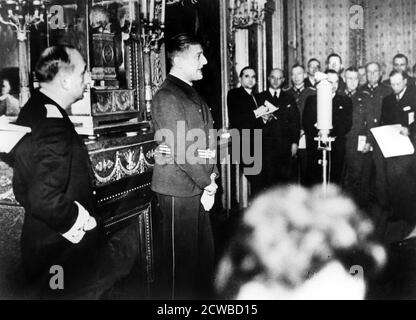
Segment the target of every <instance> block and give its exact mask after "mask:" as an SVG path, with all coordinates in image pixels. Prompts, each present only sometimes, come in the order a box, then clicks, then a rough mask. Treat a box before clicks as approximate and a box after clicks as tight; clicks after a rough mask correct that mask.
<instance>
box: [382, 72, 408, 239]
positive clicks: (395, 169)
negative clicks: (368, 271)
mask: <svg viewBox="0 0 416 320" xmlns="http://www.w3.org/2000/svg"><path fill="white" fill-rule="evenodd" d="M407 82H408V80H407V78H406V74H405V73H404V72H402V71H396V70H394V71H392V73H391V74H390V83H391V87H392V89H393V91H394V93H393V94H391V95H389V96H387V97H386V98H384V100H383V104H382V110H381V119H380V125H381V126H385V125H401V129H400V133H401V134H402V135H404V136H408V137H409V138H410V141H411V142H412V143H413V146H414V145H415V142H416V124H415V112H416V89H415V88H414V86H411V87H409V86H407ZM379 145H380V143H379ZM380 146H381V145H380ZM392 147H394V146H392ZM382 151H383V150H382ZM388 151H389V150H384V151H383V154H386V153H387V152H388ZM406 153H407V155H400V156H395V157H388V158H385V159H384V173H385V179H386V181H385V184H386V185H385V187H386V192H387V198H388V204H387V205H388V206H389V207H390V209H391V213H392V215H391V217H390V219H389V220H390V221H389V222H393V221H395V222H398V223H400V224H401V226H402V228H400V231H397V230H395V231H394V232H390V231H391V230H392V229H391V228H390V227H391V224H390V225H389V226H388V229H387V234H386V237H387V240H388V241H398V240H402V239H404V238H405V237H406V236H407V235H408V233H409V232H410V231H411V229H412V228H413V227H414V226H415V225H416V214H415V212H416V200H415V199H416V158H415V155H414V154H410V155H409V154H408V152H406Z"/></svg>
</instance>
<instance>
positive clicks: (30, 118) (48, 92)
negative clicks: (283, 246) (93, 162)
mask: <svg viewBox="0 0 416 320" xmlns="http://www.w3.org/2000/svg"><path fill="white" fill-rule="evenodd" d="M85 71H86V64H85V62H84V59H83V58H82V56H81V54H80V53H79V52H78V51H77V50H75V49H71V48H67V47H51V48H48V49H46V50H45V51H44V52H43V53H42V55H41V57H40V60H39V62H38V64H37V66H36V75H37V78H38V80H39V82H40V90H36V91H34V93H33V95H32V97H31V98H30V99H29V101H28V102H27V104H26V105H25V106H24V107H23V109H22V110H21V112H20V115H19V117H18V119H17V124H18V125H22V126H27V127H30V128H31V133H30V134H28V135H26V136H25V137H24V138H23V139H22V141H21V142H20V143H19V144H18V145H17V146H16V147H15V148H14V150H12V151H13V158H14V163H13V169H14V176H13V190H14V193H15V196H16V199H17V201H18V202H19V203H20V204H21V205H22V206H23V207H24V209H25V218H24V223H23V229H22V236H21V253H22V262H23V267H24V269H25V271H26V274H27V277H28V280H29V281H31V283H33V286H34V287H36V288H35V289H36V290H35V291H36V292H38V291H40V292H39V294H40V297H48V298H66V299H69V298H72V299H82V298H99V297H100V294H102V293H103V291H105V290H108V289H109V288H108V287H107V288H106V286H107V285H110V286H111V285H112V283H111V281H112V280H111V279H110V278H111V277H112V276H111V275H110V277H109V278H105V277H106V276H105V275H104V274H105V273H106V272H105V271H104V269H103V268H104V267H105V268H107V267H108V266H105V264H108V263H110V262H109V260H108V257H109V255H108V254H109V252H110V250H108V249H110V248H109V247H108V246H107V245H104V241H103V240H104V237H103V236H102V235H103V231H102V228H101V224H100V221H99V220H98V219H97V216H96V215H95V201H94V195H93V186H92V182H93V176H92V169H91V166H90V162H89V156H88V152H87V149H86V147H85V145H84V143H83V141H82V140H81V139H80V137H79V136H78V135H77V133H76V131H75V129H74V126H73V124H72V123H71V121H70V120H69V118H68V115H67V113H66V112H65V109H68V108H70V106H71V105H72V104H73V103H74V102H75V101H77V100H80V99H82V97H83V94H84V89H85V85H86V83H85V82H84V75H85ZM97 221H98V224H97ZM53 266H59V267H62V270H63V272H64V276H65V277H64V290H52V288H51V287H50V284H49V280H50V278H51V277H52V275H51V274H50V273H49V272H50V269H51V267H53ZM108 270H110V269H108ZM106 279H107V280H108V281H110V282H107V280H106Z"/></svg>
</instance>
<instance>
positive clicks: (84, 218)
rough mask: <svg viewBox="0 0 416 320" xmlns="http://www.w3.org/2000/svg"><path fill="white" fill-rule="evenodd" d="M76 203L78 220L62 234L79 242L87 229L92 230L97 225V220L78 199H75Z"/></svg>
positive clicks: (70, 239) (74, 241) (75, 242)
mask: <svg viewBox="0 0 416 320" xmlns="http://www.w3.org/2000/svg"><path fill="white" fill-rule="evenodd" d="M75 204H76V205H77V206H78V217H77V220H76V221H75V223H74V225H73V226H72V227H71V229H69V230H68V231H67V232H65V233H64V234H62V236H63V237H64V238H65V239H67V240H68V241H70V242H72V243H74V244H77V243H79V242H80V241H81V240H82V238H83V237H84V235H85V232H86V231H89V230H92V229H94V228H95V227H96V226H97V222H96V221H95V219H94V217H91V216H90V214H89V213H88V211H87V210H86V209H85V208H84V207H83V206H82V205H81V204H79V203H78V202H77V201H75Z"/></svg>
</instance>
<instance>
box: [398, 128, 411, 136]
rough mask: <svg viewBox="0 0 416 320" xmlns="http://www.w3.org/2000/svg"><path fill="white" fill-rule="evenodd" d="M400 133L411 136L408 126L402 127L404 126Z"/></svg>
mask: <svg viewBox="0 0 416 320" xmlns="http://www.w3.org/2000/svg"><path fill="white" fill-rule="evenodd" d="M400 134H402V135H404V136H406V137H408V136H409V134H410V132H409V128H407V127H402V128H401V129H400Z"/></svg>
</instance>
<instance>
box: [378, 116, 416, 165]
mask: <svg viewBox="0 0 416 320" xmlns="http://www.w3.org/2000/svg"><path fill="white" fill-rule="evenodd" d="M401 128H402V126H401V125H400V124H396V125H390V126H382V127H377V128H373V129H371V132H372V133H373V135H374V138H375V139H376V141H377V144H378V145H379V147H380V149H381V152H382V153H383V156H384V157H385V158H391V157H398V156H405V155H410V154H413V153H414V152H415V149H414V147H413V144H412V142H411V141H410V139H409V137H406V136H404V135H402V134H400V130H401Z"/></svg>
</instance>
